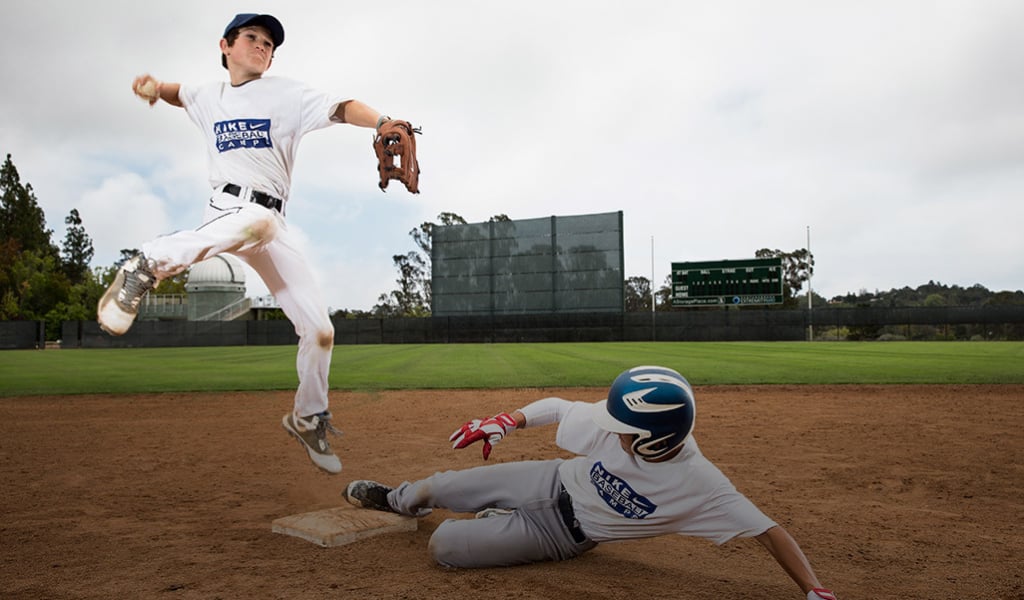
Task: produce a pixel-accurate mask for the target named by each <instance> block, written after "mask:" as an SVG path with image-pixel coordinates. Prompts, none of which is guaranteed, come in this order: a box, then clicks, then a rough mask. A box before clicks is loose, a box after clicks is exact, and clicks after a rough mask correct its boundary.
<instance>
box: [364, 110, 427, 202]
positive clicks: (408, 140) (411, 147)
mask: <svg viewBox="0 0 1024 600" xmlns="http://www.w3.org/2000/svg"><path fill="white" fill-rule="evenodd" d="M417 133H420V129H419V128H418V127H415V128H414V127H413V126H412V125H410V124H409V122H408V121H401V120H398V119H394V120H389V121H384V122H383V123H381V125H380V127H379V128H378V129H377V135H376V136H374V138H373V151H374V152H376V153H377V172H378V173H379V174H380V183H379V184H378V185H379V186H380V189H381V191H384V188H386V187H388V183H389V182H390V181H391V180H392V179H397V180H399V181H401V182H402V183H403V184H405V189H407V190H409V192H410V193H412V194H418V193H420V188H419V182H420V165H419V162H418V161H417V160H416V134H417ZM396 158H397V159H398V160H397V161H396ZM396 162H397V165H396Z"/></svg>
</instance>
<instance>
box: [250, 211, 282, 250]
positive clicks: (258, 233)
mask: <svg viewBox="0 0 1024 600" xmlns="http://www.w3.org/2000/svg"><path fill="white" fill-rule="evenodd" d="M277 228H278V223H277V218H276V217H275V216H274V215H273V214H266V215H263V216H261V217H260V218H258V219H256V220H255V221H253V222H252V223H251V224H250V225H249V227H248V228H247V229H246V232H245V233H246V237H247V238H248V241H249V242H250V243H255V244H266V243H269V242H271V241H273V239H274V238H275V237H277Z"/></svg>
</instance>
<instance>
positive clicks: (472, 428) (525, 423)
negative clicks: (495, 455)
mask: <svg viewBox="0 0 1024 600" xmlns="http://www.w3.org/2000/svg"><path fill="white" fill-rule="evenodd" d="M570 405H571V403H570V402H569V401H568V400H563V399H561V398H544V399H542V400H537V401H536V402H531V403H530V404H527V405H526V406H524V407H522V408H520V409H519V410H517V411H514V412H513V413H511V414H509V413H498V414H496V415H494V416H493V417H489V418H487V419H473V420H472V421H468V422H467V423H464V424H463V425H462V427H460V428H458V429H456V430H455V433H453V434H451V436H449V438H448V441H449V442H452V448H454V449H456V450H459V449H462V448H465V447H466V446H469V445H470V444H473V443H474V442H479V441H483V443H484V446H483V455H484V460H487V458H488V457H489V456H490V455H491V449H492V446H493V445H494V444H497V443H498V442H500V441H501V440H503V439H504V438H505V436H506V435H508V434H509V433H512V432H513V431H515V430H516V429H522V428H524V427H537V426H539V425H548V424H551V423H557V422H559V421H561V419H562V415H564V414H565V411H566V410H568V407H569V406H570Z"/></svg>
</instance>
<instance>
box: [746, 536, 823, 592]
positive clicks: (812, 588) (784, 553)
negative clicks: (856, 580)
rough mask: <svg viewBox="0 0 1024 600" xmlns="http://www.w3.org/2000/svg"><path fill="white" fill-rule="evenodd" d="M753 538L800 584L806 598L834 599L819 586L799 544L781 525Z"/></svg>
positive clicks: (819, 583)
mask: <svg viewBox="0 0 1024 600" xmlns="http://www.w3.org/2000/svg"><path fill="white" fill-rule="evenodd" d="M755 539H757V541H759V542H761V545H763V546H764V547H765V549H767V550H768V552H769V553H770V554H771V555H772V557H773V558H775V561H776V562H778V563H779V565H780V566H781V567H782V569H783V570H784V571H786V574H787V575H789V576H790V578H792V579H793V581H795V582H796V584H797V585H798V586H800V590H801V591H802V592H804V593H805V594H807V600H836V597H835V595H834V594H833V593H832V592H831V591H829V590H827V589H825V588H823V587H821V582H820V581H818V576H817V575H815V574H814V569H812V568H811V563H810V562H809V561H808V560H807V557H806V556H805V555H804V552H803V550H801V549H800V545H799V544H797V543H796V540H794V539H793V536H791V535H789V532H788V531H786V530H785V529H783V527H782V526H781V525H776V526H775V527H772V528H771V529H769V530H768V531H766V532H764V533H762V534H761V535H759V536H757V537H756V538H755Z"/></svg>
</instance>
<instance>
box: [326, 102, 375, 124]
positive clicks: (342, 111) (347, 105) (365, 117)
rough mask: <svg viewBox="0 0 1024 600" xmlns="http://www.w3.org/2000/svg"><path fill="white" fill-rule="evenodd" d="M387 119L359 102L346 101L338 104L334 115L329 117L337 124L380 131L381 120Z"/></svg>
mask: <svg viewBox="0 0 1024 600" xmlns="http://www.w3.org/2000/svg"><path fill="white" fill-rule="evenodd" d="M387 118H388V117H385V116H384V115H382V114H380V112H378V111H377V110H375V109H373V108H371V107H370V106H368V105H367V104H364V103H363V102H360V101H359V100H346V101H345V102H342V103H340V104H338V106H337V107H336V108H335V109H334V114H332V115H331V120H332V121H335V122H337V123H348V124H349V125H355V126H356V127H371V128H375V129H380V124H381V122H382V120H383V119H387Z"/></svg>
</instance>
